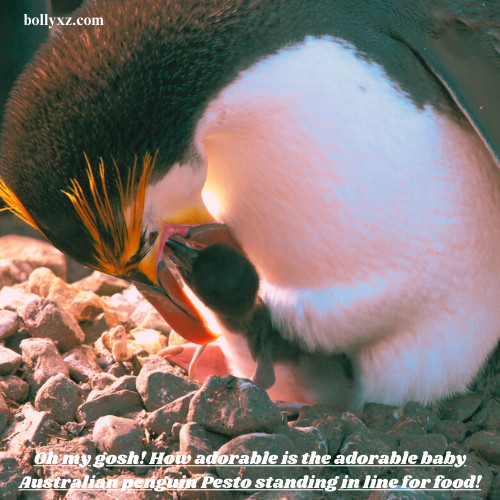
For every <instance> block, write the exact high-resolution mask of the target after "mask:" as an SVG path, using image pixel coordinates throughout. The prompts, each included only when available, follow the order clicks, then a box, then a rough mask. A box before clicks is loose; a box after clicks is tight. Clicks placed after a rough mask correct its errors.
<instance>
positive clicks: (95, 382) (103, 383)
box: [90, 372, 118, 391]
mask: <svg viewBox="0 0 500 500" xmlns="http://www.w3.org/2000/svg"><path fill="white" fill-rule="evenodd" d="M117 380H118V379H117V378H116V377H115V376H114V375H111V374H110V373H105V372H102V373H97V374H96V375H94V376H93V377H92V379H91V380H90V384H91V386H92V389H96V390H98V391H102V390H103V389H105V388H106V387H109V386H110V385H111V384H113V383H114V382H116V381H117Z"/></svg>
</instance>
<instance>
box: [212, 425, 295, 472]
mask: <svg viewBox="0 0 500 500" xmlns="http://www.w3.org/2000/svg"><path fill="white" fill-rule="evenodd" d="M265 453H266V455H267V456H269V457H270V456H271V455H275V456H276V459H275V460H276V461H275V463H276V464H277V465H269V466H267V467H265V468H262V467H251V466H250V467H246V466H245V465H235V466H234V467H227V466H226V467H224V466H221V465H218V466H217V475H218V476H219V477H220V478H221V479H226V478H231V479H234V478H236V477H241V478H242V479H246V478H248V479H251V480H252V481H255V480H256V479H258V478H260V477H269V476H277V477H281V478H293V477H300V476H302V475H303V469H304V468H303V466H300V465H297V467H280V465H279V464H281V461H282V459H283V458H282V457H284V456H285V455H287V454H294V453H295V448H294V444H293V442H292V440H291V439H290V437H289V436H285V435H283V434H265V433H262V432H254V433H250V434H244V435H241V436H237V437H235V438H233V439H231V441H229V442H228V443H226V444H225V445H223V446H222V447H221V448H219V451H218V455H219V457H221V455H240V456H241V455H248V456H249V457H250V458H251V457H252V454H254V455H260V456H261V457H262V456H263V455H264V454H265ZM219 460H220V458H219ZM268 463H269V462H268Z"/></svg>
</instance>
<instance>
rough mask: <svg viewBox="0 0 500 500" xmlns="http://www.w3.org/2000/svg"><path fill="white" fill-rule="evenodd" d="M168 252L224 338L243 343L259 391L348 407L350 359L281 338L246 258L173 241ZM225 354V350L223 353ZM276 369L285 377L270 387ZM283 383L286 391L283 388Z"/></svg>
mask: <svg viewBox="0 0 500 500" xmlns="http://www.w3.org/2000/svg"><path fill="white" fill-rule="evenodd" d="M166 246H167V248H168V250H167V251H166V256H168V257H169V258H170V260H171V261H172V262H173V263H174V264H175V265H176V266H177V268H178V270H179V271H180V273H181V275H182V277H183V279H184V280H185V282H186V283H187V284H188V285H189V287H190V288H191V289H192V290H193V292H194V293H195V294H196V295H197V296H198V298H200V300H202V302H203V303H204V304H205V305H206V306H207V307H209V308H210V309H211V310H212V311H213V312H214V313H216V315H217V317H218V319H219V320H220V322H221V323H222V325H223V326H224V327H225V329H227V333H226V335H235V334H236V335H239V336H240V337H241V339H242V341H243V342H245V341H246V344H247V349H248V350H249V351H250V353H251V355H252V358H253V360H254V361H255V368H254V372H253V375H252V381H253V382H254V383H255V384H256V385H257V386H259V387H261V388H263V389H266V390H268V389H271V388H272V389H271V391H270V394H271V395H272V396H275V399H278V400H279V399H282V397H280V395H282V394H286V395H290V394H291V393H292V394H294V396H295V398H294V399H295V400H296V401H298V402H302V403H312V402H314V401H315V400H314V399H309V397H308V394H314V395H316V394H317V393H318V392H321V393H322V395H321V399H322V400H324V401H328V402H329V403H330V404H333V405H335V406H337V407H341V408H347V407H348V406H349V404H350V402H351V396H352V391H353V386H354V377H353V368H352V364H351V361H350V360H349V358H348V357H347V356H346V355H345V354H325V353H322V352H309V351H308V350H307V349H304V348H303V346H300V345H299V343H298V342H296V341H291V340H288V339H285V338H283V337H282V336H281V335H280V333H279V331H278V330H277V329H276V328H274V327H273V325H272V321H271V314H270V311H269V309H268V307H267V306H266V305H265V304H264V302H263V301H262V300H261V299H260V298H259V297H258V295H257V292H258V289H259V276H258V274H257V271H256V270H255V268H254V266H253V265H252V263H251V262H250V261H249V260H248V259H247V258H246V256H244V255H242V254H241V253H240V252H239V251H238V250H236V249H235V248H233V247H232V246H230V245H228V244H225V243H215V244H213V245H210V246H207V247H205V248H201V249H200V248H196V246H194V245H193V244H191V243H188V242H187V241H185V240H183V239H182V238H180V237H179V236H177V235H175V236H173V237H171V238H170V239H169V240H168V241H167V242H166ZM226 349H227V347H226ZM226 349H224V346H223V351H225V350H226ZM244 353H245V349H243V356H245V354H244ZM226 354H227V358H228V360H231V359H233V356H232V353H229V352H228V351H227V350H226ZM275 365H277V366H278V367H279V369H280V371H283V370H285V371H286V372H287V373H288V374H287V376H285V377H283V376H281V377H280V381H279V383H278V385H277V386H276V387H273V386H275V383H276V374H275ZM233 371H235V372H236V374H243V373H245V372H246V371H247V370H243V372H242V371H241V370H239V369H238V366H237V363H236V366H235V363H233ZM332 378H333V380H334V383H333V385H334V386H335V387H332ZM292 380H293V382H292ZM286 381H287V382H288V383H286ZM325 381H328V383H327V384H326V385H325ZM284 383H285V385H286V386H287V387H286V388H284V387H282V386H283V385H284ZM292 388H293V389H292ZM314 397H315V396H313V398H314Z"/></svg>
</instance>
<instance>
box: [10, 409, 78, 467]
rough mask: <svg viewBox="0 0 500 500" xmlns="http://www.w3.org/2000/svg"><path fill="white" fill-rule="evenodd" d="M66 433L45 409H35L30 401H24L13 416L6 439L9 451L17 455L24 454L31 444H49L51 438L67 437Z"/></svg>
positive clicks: (21, 455)
mask: <svg viewBox="0 0 500 500" xmlns="http://www.w3.org/2000/svg"><path fill="white" fill-rule="evenodd" d="M67 437H68V436H67V433H66V432H65V431H63V430H62V429H61V427H60V426H59V424H58V423H57V422H56V421H55V420H54V419H53V418H52V417H51V416H50V415H49V414H48V413H47V412H45V411H36V410H35V409H34V408H33V406H32V405H31V403H26V404H25V405H24V406H23V407H22V409H21V411H20V412H19V413H17V414H16V416H15V417H14V423H13V425H12V426H11V427H10V428H9V430H8V433H7V440H8V441H9V444H10V446H9V451H10V452H11V453H13V454H14V455H16V456H17V457H23V456H25V454H26V452H27V450H28V449H29V448H31V447H32V446H33V445H40V444H41V445H43V444H49V442H51V441H52V440H53V439H67Z"/></svg>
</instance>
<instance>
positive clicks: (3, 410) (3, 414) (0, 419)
mask: <svg viewBox="0 0 500 500" xmlns="http://www.w3.org/2000/svg"><path fill="white" fill-rule="evenodd" d="M9 419H10V409H9V407H8V405H7V402H6V401H5V398H4V397H3V395H2V393H1V392H0V435H1V434H2V432H3V431H4V429H5V428H6V427H7V423H8V421H9Z"/></svg>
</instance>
